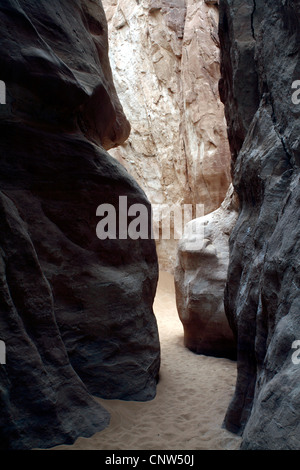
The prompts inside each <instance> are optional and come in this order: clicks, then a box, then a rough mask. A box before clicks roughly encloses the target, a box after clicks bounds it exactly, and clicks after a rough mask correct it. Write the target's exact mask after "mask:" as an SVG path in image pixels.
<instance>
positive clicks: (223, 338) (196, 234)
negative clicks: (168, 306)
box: [174, 185, 238, 359]
mask: <svg viewBox="0 0 300 470" xmlns="http://www.w3.org/2000/svg"><path fill="white" fill-rule="evenodd" d="M237 210H238V205H237V201H236V194H235V193H234V191H233V187H232V185H230V188H229V190H228V193H227V196H226V198H225V200H224V201H223V203H222V204H221V206H220V207H219V208H218V209H216V210H215V211H214V212H211V213H210V214H207V215H205V216H203V217H200V218H197V219H194V220H193V221H192V222H190V223H189V224H187V226H186V227H185V235H184V236H183V238H182V240H180V242H179V244H178V253H177V262H176V268H175V276H174V277H175V291H176V303H177V310H178V314H179V317H180V320H181V322H182V324H183V327H184V344H185V346H186V347H187V348H189V349H191V350H192V351H194V352H196V353H198V354H206V355H211V356H217V357H228V358H231V359H235V358H236V342H235V338H234V336H233V332H232V330H231V328H230V326H229V323H228V320H227V318H226V315H225V312H224V289H225V285H226V280H227V269H228V260H229V243H228V240H229V236H230V233H231V231H232V229H233V226H234V224H235V222H236V219H237Z"/></svg>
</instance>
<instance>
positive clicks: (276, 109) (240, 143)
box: [220, 0, 300, 449]
mask: <svg viewBox="0 0 300 470" xmlns="http://www.w3.org/2000/svg"><path fill="white" fill-rule="evenodd" d="M299 20H300V2H299V1H298V0H288V1H282V2H281V1H270V0H256V1H255V2H246V1H244V0H233V1H227V0H221V1H220V42H221V57H222V60H221V73H222V80H221V82H220V91H221V97H222V100H223V102H224V103H225V113H226V118H227V122H228V126H229V142H230V147H231V152H232V161H233V178H234V181H233V182H234V187H235V189H236V191H237V194H238V197H239V201H240V206H241V210H240V214H239V218H238V221H237V224H236V226H235V228H234V230H233V233H232V235H231V242H230V264H229V273H228V282H227V288H226V294H225V307H226V313H227V316H228V319H229V322H230V324H231V326H232V328H233V330H234V331H235V334H236V336H237V341H238V379H237V386H236V391H235V395H234V398H233V401H232V403H231V405H230V407H229V410H228V412H227V415H226V419H225V424H226V427H227V428H228V429H229V430H232V431H234V432H239V433H243V443H242V448H243V449H299V447H300V446H299V438H300V425H299V417H300V412H299V410H300V385H299V384H300V367H299V364H297V363H294V362H295V361H293V360H292V356H293V353H294V352H295V351H294V350H293V348H292V345H293V343H294V341H295V340H298V339H299V338H300V326H299V325H300V323H299V312H300V289H299V286H300V283H299V281H300V279H299V272H300V271H299V250H300V236H299V233H300V225H299V223H300V222H299V221H300V205H299V201H300V192H299V188H300V186H299V164H300V152H299V150H300V149H299V131H300V120H299V116H300V106H299V104H295V103H293V101H292V94H293V89H292V83H293V82H294V81H295V80H299V77H300V53H299V39H300V37H299V35H300V24H299Z"/></svg>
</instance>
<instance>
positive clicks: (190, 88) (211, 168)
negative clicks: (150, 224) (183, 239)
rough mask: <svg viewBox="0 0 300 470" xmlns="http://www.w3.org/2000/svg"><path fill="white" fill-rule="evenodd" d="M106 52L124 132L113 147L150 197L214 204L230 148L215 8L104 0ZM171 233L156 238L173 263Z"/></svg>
mask: <svg viewBox="0 0 300 470" xmlns="http://www.w3.org/2000/svg"><path fill="white" fill-rule="evenodd" d="M103 5H104V9H105V12H106V15H107V19H108V25H109V39H110V60H111V64H112V69H113V71H114V79H115V85H116V89H117V91H118V95H119V97H120V101H121V103H122V105H123V107H124V110H125V112H126V115H127V117H128V118H129V120H130V123H131V127H132V131H131V135H130V137H129V139H128V140H127V141H126V142H125V143H124V144H123V145H121V146H120V147H118V148H117V149H115V150H113V151H112V155H113V156H114V157H115V158H117V159H118V160H119V161H120V162H121V163H122V164H123V165H124V166H125V167H126V168H127V170H128V171H129V173H130V174H131V175H133V176H134V178H135V179H136V181H138V183H139V184H140V185H141V187H142V188H143V189H144V190H145V192H146V194H147V196H148V198H149V200H150V201H151V203H153V204H167V205H168V206H169V207H172V206H181V205H182V204H194V205H195V204H204V212H205V214H207V213H209V212H212V211H214V210H215V209H217V208H218V207H219V206H220V205H221V203H222V201H223V200H224V197H225V195H226V192H227V189H228V187H229V184H230V181H231V176H230V152H229V146H228V141H227V132H226V123H225V118H224V108H223V104H222V103H221V101H220V98H219V91H218V80H219V77H220V70H219V66H220V63H219V55H220V50H219V41H218V8H217V6H216V5H213V4H211V5H207V4H206V3H205V2H204V0H200V1H196V0H186V1H185V0H174V1H173V0H172V1H171V0H163V1H161V0H142V1H140V2H136V0H120V1H118V2H116V1H115V0H104V2H103ZM176 251H177V240H176V239H175V240H174V239H171V240H164V239H162V238H160V240H158V242H157V252H158V258H159V262H160V267H161V269H164V270H168V271H173V269H174V266H175V260H176Z"/></svg>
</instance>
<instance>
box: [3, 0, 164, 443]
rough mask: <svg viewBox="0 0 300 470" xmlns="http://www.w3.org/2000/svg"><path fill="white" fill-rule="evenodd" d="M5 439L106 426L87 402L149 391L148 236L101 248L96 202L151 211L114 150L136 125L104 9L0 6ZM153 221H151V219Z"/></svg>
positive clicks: (152, 332) (154, 345)
mask: <svg viewBox="0 0 300 470" xmlns="http://www.w3.org/2000/svg"><path fill="white" fill-rule="evenodd" d="M0 17H1V38H0V43H1V50H2V54H1V58H0V63H1V67H0V70H1V79H2V80H4V81H5V83H6V87H7V104H6V105H2V106H1V107H0V113H1V114H0V126H1V142H0V146H1V156H0V166H1V172H0V189H1V199H0V201H1V202H0V212H1V217H0V225H1V230H0V232H1V233H0V246H1V264H0V266H1V267H0V269H1V276H0V277H1V286H0V300H1V302H0V326H1V333H0V339H1V340H2V341H5V344H6V357H7V363H6V365H2V366H1V371H0V374H1V375H0V390H1V394H0V399H1V417H0V443H1V446H2V447H3V448H9V449H11V448H12V449H28V448H32V447H51V446H54V445H57V444H62V443H71V442H73V441H74V440H75V439H76V438H77V437H78V436H89V435H91V434H93V433H94V432H96V431H100V430H101V429H103V428H104V427H105V426H107V424H108V422H109V416H108V413H107V412H106V411H105V410H104V409H103V408H102V407H101V406H99V405H98V404H97V403H96V402H95V401H94V400H93V398H92V397H91V394H93V395H97V396H100V397H104V398H120V399H125V400H129V399H130V400H131V399H132V400H142V401H143V400H148V399H152V398H153V397H154V396H155V392H156V382H157V374H158V370H159V362H160V350H159V340H158V332H157V325H156V319H155V317H154V314H153V310H152V303H153V299H154V295H155V289H156V283H157V277H158V266H157V255H156V249H155V243H154V241H153V240H151V239H148V240H132V239H130V238H129V239H127V240H119V239H116V240H100V239H98V238H97V235H96V226H97V223H98V222H99V217H97V216H96V210H97V207H98V206H99V205H100V204H102V203H110V204H112V205H113V206H114V207H115V208H116V212H117V215H119V209H118V199H119V196H120V195H123V196H127V198H128V206H129V205H131V204H133V203H141V204H144V205H146V206H147V208H148V211H149V214H150V204H149V202H148V200H147V198H146V196H145V194H144V192H143V191H142V190H141V189H140V187H139V186H138V185H137V183H136V182H135V181H134V180H133V178H132V177H131V176H129V175H128V173H127V172H126V170H125V169H124V168H123V167H122V165H121V164H119V163H118V162H117V161H116V160H115V159H114V158H112V157H111V156H110V155H109V154H108V153H107V152H106V150H107V149H109V148H111V147H113V146H116V145H118V144H120V143H122V142H124V140H125V139H126V138H127V137H128V134H129V130H130V125H129V123H128V121H127V119H126V118H125V115H124V113H123V110H122V106H121V105H120V102H119V100H118V98H117V94H116V91H115V88H114V84H113V79H112V74H111V69H110V65H109V60H108V55H107V50H108V42H107V23H106V18H105V15H104V11H103V8H102V5H101V2H98V1H90V0H82V1H79V0H76V1H75V2H74V1H69V0H67V1H65V2H60V1H58V0H57V1H56V0H54V1H53V2H51V4H50V3H49V2H47V1H46V0H45V1H44V0H38V1H37V0H29V1H28V0H26V1H25V0H24V1H23V0H19V1H13V0H5V1H3V2H1V5H0ZM149 218H150V215H149Z"/></svg>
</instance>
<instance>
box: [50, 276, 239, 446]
mask: <svg viewBox="0 0 300 470" xmlns="http://www.w3.org/2000/svg"><path fill="white" fill-rule="evenodd" d="M154 312H155V315H156V318H157V322H158V328H159V335H160V342H161V371H160V381H159V383H158V387H157V395H156V397H155V399H154V400H152V401H150V402H146V403H141V402H125V401H120V400H103V399H97V400H98V401H99V402H100V403H101V404H102V405H103V406H104V407H105V408H106V409H107V410H108V411H109V412H110V414H111V422H110V425H109V427H108V428H106V429H105V430H104V431H102V432H99V433H97V434H95V435H94V436H92V437H90V438H88V439H86V438H79V439H77V441H76V442H75V443H74V444H73V445H71V446H64V445H62V446H57V447H55V448H54V449H57V450H59V449H68V450H98V449H99V450H100V449H101V450H234V449H238V448H239V446H240V441H241V440H240V438H239V437H237V436H235V435H233V434H231V433H229V432H227V431H226V430H225V429H222V422H223V419H224V416H225V413H226V409H227V406H228V404H229V402H230V399H231V397H232V395H233V391H234V386H235V381H236V363H235V362H233V361H230V360H227V359H219V358H213V357H207V356H202V355H197V354H194V353H192V352H191V351H189V350H188V349H186V348H185V347H184V345H183V328H182V324H181V322H180V320H179V318H178V314H177V310H176V303H175V293H174V283H173V277H172V276H171V275H170V274H168V273H163V272H162V273H160V278H159V284H158V290H157V296H156V299H155V303H154Z"/></svg>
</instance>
